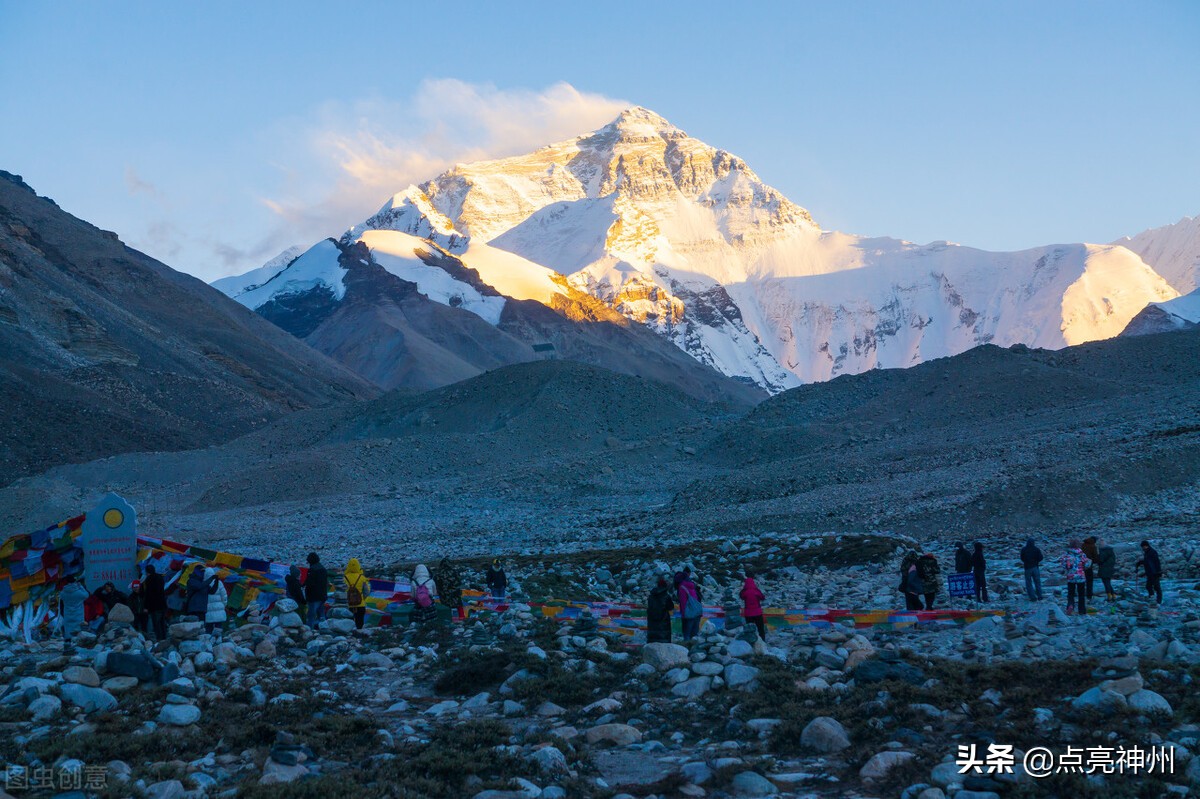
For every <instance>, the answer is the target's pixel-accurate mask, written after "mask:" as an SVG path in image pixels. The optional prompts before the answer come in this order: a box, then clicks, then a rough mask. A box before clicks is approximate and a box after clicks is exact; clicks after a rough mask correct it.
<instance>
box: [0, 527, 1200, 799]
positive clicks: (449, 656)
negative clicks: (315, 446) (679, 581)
mask: <svg viewBox="0 0 1200 799" xmlns="http://www.w3.org/2000/svg"><path fill="white" fill-rule="evenodd" d="M911 546H912V542H911V541H909V540H906V539H904V538H903V537H898V536H893V537H881V536H875V537H854V536H829V537H809V538H787V537H774V538H743V539H734V540H725V541H721V542H719V543H715V544H712V545H710V546H707V547H701V548H697V547H689V548H680V549H668V550H651V549H647V548H638V549H627V550H617V549H607V550H603V551H597V552H576V553H572V554H563V555H560V556H555V557H546V558H543V557H540V556H521V555H519V554H516V555H513V556H512V558H510V561H509V574H510V578H511V580H512V585H511V586H510V587H511V588H512V594H513V599H514V601H513V603H512V605H511V607H510V609H509V610H507V611H506V612H504V613H490V614H489V613H482V614H479V615H477V616H473V617H471V618H470V619H469V620H468V621H467V622H466V623H464V624H454V625H434V626H431V627H425V628H415V627H412V628H399V627H397V628H384V629H368V630H367V631H365V632H356V631H355V630H354V629H353V622H352V621H351V620H350V619H349V618H348V617H349V613H348V611H346V610H345V609H344V608H335V610H334V611H333V613H332V614H331V615H332V618H331V619H330V620H329V621H328V622H326V623H325V624H323V625H322V627H321V629H320V630H317V631H311V630H309V629H307V628H306V627H303V626H302V625H301V624H300V619H299V617H298V616H297V615H296V614H295V613H294V612H291V609H290V605H289V604H288V603H287V601H286V600H285V601H283V602H280V603H277V606H276V608H275V609H274V610H273V611H272V612H271V613H269V614H267V615H265V616H258V615H256V616H253V617H252V618H251V619H250V620H249V623H246V624H243V625H242V626H240V627H238V628H236V629H231V630H229V631H228V632H226V633H225V635H224V637H223V638H221V639H214V638H213V637H211V636H209V635H206V634H204V633H203V632H202V626H201V625H200V624H199V623H198V622H192V621H187V620H182V621H178V622H177V623H175V624H173V625H172V626H171V627H170V631H169V632H170V634H169V640H168V641H166V642H161V643H154V642H153V641H147V640H146V639H145V638H143V637H142V636H141V635H140V634H139V633H138V632H136V631H135V630H134V629H133V628H132V627H131V626H130V625H129V624H128V623H127V620H128V619H129V618H130V617H129V616H126V615H124V614H123V613H122V612H121V611H122V610H123V609H118V610H116V611H114V613H113V619H112V621H111V622H110V624H109V626H108V627H107V628H106V629H105V630H104V631H103V632H102V634H101V635H100V636H99V637H98V638H97V637H95V636H92V635H85V636H83V637H81V638H80V639H78V640H77V641H76V642H75V645H74V646H70V647H64V646H63V644H62V643H60V642H57V641H53V642H51V641H40V642H35V643H34V644H33V645H32V646H25V645H21V644H16V645H9V646H6V647H5V648H4V649H3V650H0V678H2V680H3V682H4V683H5V684H6V686H7V687H5V688H4V689H3V690H0V718H2V719H3V720H2V721H0V724H2V725H3V730H4V734H3V735H0V755H2V756H3V757H4V759H5V761H6V762H7V763H9V764H10V766H9V769H10V770H9V786H10V788H9V790H10V792H11V793H13V794H15V795H17V796H21V795H27V793H26V792H23V791H19V790H17V789H16V788H14V787H13V785H14V783H13V780H14V779H18V780H20V779H27V780H29V781H31V782H32V781H33V780H35V779H41V780H42V781H43V782H42V784H43V785H44V784H45V780H47V779H51V778H53V779H58V780H60V781H61V780H62V779H64V778H63V776H62V775H63V774H68V773H82V774H84V775H85V777H86V776H88V775H90V776H91V778H92V779H94V780H95V781H96V783H95V784H97V785H98V784H99V783H101V782H102V783H103V784H104V785H103V787H97V788H96V789H94V790H92V791H90V793H92V794H94V795H99V796H105V797H125V796H149V797H155V799H163V798H164V797H180V796H194V797H200V796H218V795H226V796H233V795H239V796H249V797H284V796H289V797H290V796H300V797H336V796H347V797H349V796H354V797H363V796H379V797H476V798H477V799H515V798H516V797H546V798H547V799H550V798H551V797H616V796H635V797H650V796H653V797H664V798H665V797H757V796H903V797H907V798H908V799H917V797H920V799H937V797H945V796H954V797H956V799H984V798H985V797H987V799H996V797H1003V798H1004V799H1008V798H1009V797H1026V796H1046V795H1057V796H1068V795H1069V796H1093V795H1094V796H1101V795H1104V796H1162V795H1181V796H1182V795H1186V794H1187V793H1188V792H1189V791H1190V790H1193V788H1194V786H1196V785H1197V784H1200V758H1197V759H1193V757H1192V752H1193V751H1194V750H1195V748H1196V746H1197V745H1198V744H1200V725H1197V724H1196V723H1194V722H1195V721H1196V717H1197V713H1198V712H1200V700H1197V698H1196V693H1195V690H1194V685H1195V681H1196V679H1197V678H1200V590H1198V585H1197V584H1198V582H1200V574H1198V573H1197V570H1196V564H1195V562H1194V561H1193V553H1194V552H1196V549H1195V546H1196V544H1195V542H1192V543H1188V544H1186V545H1180V546H1173V547H1171V548H1164V551H1163V556H1164V565H1165V567H1166V574H1167V576H1168V579H1167V581H1166V582H1165V588H1166V600H1165V602H1164V604H1163V605H1162V606H1161V607H1160V606H1157V605H1154V604H1150V603H1149V602H1148V601H1147V600H1146V599H1145V598H1144V596H1143V595H1142V593H1141V592H1140V591H1139V590H1138V588H1137V586H1136V585H1135V584H1134V583H1133V581H1132V579H1131V577H1132V574H1131V566H1130V564H1131V561H1132V558H1133V555H1132V551H1131V550H1132V543H1122V544H1121V545H1120V546H1119V547H1118V550H1119V554H1118V557H1119V560H1120V562H1121V569H1120V571H1119V576H1120V577H1121V578H1122V579H1121V580H1119V582H1118V590H1119V592H1120V594H1121V598H1120V599H1119V600H1118V601H1117V602H1115V603H1106V602H1105V601H1104V600H1102V599H1098V600H1097V601H1096V603H1095V604H1096V606H1097V609H1098V611H1099V612H1098V613H1095V614H1089V615H1087V616H1086V617H1078V616H1067V615H1066V614H1064V613H1063V612H1062V610H1061V609H1060V608H1061V606H1063V605H1064V599H1063V596H1062V593H1063V588H1062V586H1061V584H1060V580H1059V579H1057V578H1055V577H1053V576H1052V575H1050V574H1047V579H1046V581H1045V582H1046V595H1047V598H1046V599H1045V600H1044V601H1042V602H1037V603H1031V602H1029V601H1027V600H1026V599H1024V597H1023V596H1022V591H1021V585H1020V582H1019V579H1018V574H1017V569H1016V567H1015V566H1014V565H1013V564H1011V563H1009V562H1006V561H1004V560H1002V559H1000V558H998V557H997V558H995V559H994V560H993V573H992V575H991V579H990V581H989V582H990V586H991V590H992V593H993V602H992V603H991V605H990V606H992V607H996V608H999V609H1003V610H1005V611H1006V612H1007V615H1006V616H1005V617H1003V618H1001V619H992V618H985V619H983V620H980V621H977V622H974V623H972V624H970V625H969V626H965V627H963V626H956V625H952V624H936V625H929V626H926V627H922V628H909V629H900V630H885V629H878V628H862V629H852V628H844V627H840V628H833V629H830V628H826V629H820V628H815V627H796V628H791V629H789V630H786V631H771V633H770V634H769V640H768V641H766V642H763V641H760V640H757V637H756V635H755V634H754V633H753V632H752V628H746V627H744V626H738V625H736V624H734V625H731V626H730V627H729V628H728V629H725V630H720V631H718V630H716V629H715V628H713V626H712V625H709V624H706V625H705V627H704V628H703V629H702V632H701V635H700V637H699V638H698V639H697V640H696V641H693V642H691V643H690V644H689V645H688V646H686V647H685V646H681V645H678V644H672V645H663V644H653V645H644V644H643V642H642V641H641V640H639V638H638V637H636V636H635V637H629V636H625V635H622V634H621V633H619V632H616V631H615V630H610V629H608V628H605V627H602V626H600V625H598V623H597V622H596V620H594V619H589V618H586V617H585V618H584V619H582V620H579V621H577V622H566V623H557V622H554V621H551V620H547V619H544V618H542V617H540V615H535V614H534V613H533V612H531V607H530V605H528V604H526V603H527V602H532V601H537V600H540V599H541V598H543V597H544V596H546V595H557V596H563V595H564V594H570V595H572V596H573V597H578V598H584V597H586V596H593V597H605V598H611V599H629V598H641V597H642V596H643V595H644V593H645V590H646V587H647V586H648V585H650V584H651V583H652V581H653V579H654V577H655V576H656V574H657V573H659V572H661V571H663V570H673V569H675V568H678V567H679V566H681V565H683V564H684V563H689V564H691V565H692V566H693V569H694V570H695V571H696V572H697V574H698V575H699V576H700V582H701V585H702V587H704V588H705V592H706V598H707V599H708V600H709V601H710V602H723V601H732V593H733V590H734V588H735V586H736V572H737V570H738V569H739V568H741V567H743V566H745V565H750V566H752V567H754V568H757V569H758V570H759V571H760V572H761V574H762V577H761V584H762V586H763V588H764V589H765V591H766V593H767V594H768V597H769V599H770V600H771V602H772V603H779V604H795V605H808V606H813V605H817V606H833V607H887V606H894V605H895V604H896V603H897V600H898V599H899V595H898V594H897V593H896V592H895V582H896V577H895V575H896V568H897V565H898V562H899V557H900V556H901V554H902V553H903V552H904V551H906V550H908V549H909V548H911ZM1047 550H1048V554H1051V555H1053V554H1054V552H1053V549H1052V548H1051V546H1047ZM947 555H948V553H947ZM944 560H945V559H944ZM461 566H462V567H463V568H464V570H465V572H466V574H467V575H468V579H469V581H471V582H476V581H478V580H479V579H480V578H481V577H482V572H481V571H480V563H479V562H478V561H475V560H464V561H462V563H461ZM394 568H395V569H396V570H400V569H402V568H403V567H402V566H396V567H394ZM372 571H373V573H375V574H383V573H385V570H384V567H382V566H379V565H376V566H374V567H373V569H372ZM1051 571H1053V570H1052V569H1047V572H1051ZM955 602H957V603H958V604H957V605H956V606H957V607H970V606H972V605H973V603H969V602H966V601H965V600H955ZM735 622H736V618H735ZM992 742H994V743H1003V744H1011V745H1012V746H1014V747H1015V750H1016V751H1017V753H1018V755H1017V756H1018V762H1020V753H1021V752H1023V751H1026V750H1029V749H1030V748H1031V747H1034V746H1045V747H1049V748H1050V749H1051V750H1054V751H1056V752H1060V753H1061V752H1063V751H1065V748H1066V747H1067V746H1080V747H1082V746H1099V745H1103V746H1108V747H1117V746H1134V745H1138V746H1142V747H1148V746H1150V745H1157V746H1159V747H1167V748H1168V749H1169V750H1170V751H1171V752H1173V756H1174V773H1172V774H1166V775H1159V774H1153V775H1145V774H1142V775H1138V776H1133V775H1129V774H1125V775H1119V774H1113V775H1109V776H1104V775H1100V774H1092V775H1083V774H1060V775H1055V776H1050V777H1045V778H1035V777H1033V776H1031V775H1029V774H1027V773H1025V772H1023V771H1022V769H1020V768H1017V769H1015V770H1014V773H1013V774H999V775H987V774H967V775H963V774H960V773H959V770H958V767H957V766H956V764H955V762H954V761H955V757H956V755H957V751H958V747H959V746H960V745H967V744H977V745H979V746H981V747H983V748H984V749H986V745H987V744H988V743H992ZM72 770H75V771H74V772H72ZM14 775H16V776H15V777H14ZM55 775H57V776H55ZM60 788H61V785H60ZM41 793H42V794H45V795H50V794H52V793H54V791H42V792H41ZM28 795H39V794H38V792H34V791H31V792H28ZM73 795H74V794H73Z"/></svg>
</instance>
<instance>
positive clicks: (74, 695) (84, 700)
mask: <svg viewBox="0 0 1200 799" xmlns="http://www.w3.org/2000/svg"><path fill="white" fill-rule="evenodd" d="M59 691H60V692H61V693H62V698H63V699H64V700H66V701H67V702H68V703H70V704H72V705H74V706H75V707H77V708H79V709H81V710H82V711H83V712H84V713H95V712H97V711H100V710H112V709H113V708H115V707H116V706H117V698H116V697H115V696H113V695H112V694H110V693H109V692H108V691H105V690H104V689H103V688H89V687H88V686H86V685H77V684H75V683H64V684H63V685H62V687H61V688H60V689H59Z"/></svg>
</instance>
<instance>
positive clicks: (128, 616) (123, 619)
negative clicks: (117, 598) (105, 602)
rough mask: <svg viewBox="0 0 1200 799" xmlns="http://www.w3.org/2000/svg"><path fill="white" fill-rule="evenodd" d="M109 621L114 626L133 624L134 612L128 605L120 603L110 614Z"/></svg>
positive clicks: (114, 606)
mask: <svg viewBox="0 0 1200 799" xmlns="http://www.w3.org/2000/svg"><path fill="white" fill-rule="evenodd" d="M108 621H109V622H110V623H112V624H133V611H132V610H130V609H129V606H128V605H122V604H121V603H120V602H118V603H117V604H115V605H113V607H112V610H110V611H109V612H108Z"/></svg>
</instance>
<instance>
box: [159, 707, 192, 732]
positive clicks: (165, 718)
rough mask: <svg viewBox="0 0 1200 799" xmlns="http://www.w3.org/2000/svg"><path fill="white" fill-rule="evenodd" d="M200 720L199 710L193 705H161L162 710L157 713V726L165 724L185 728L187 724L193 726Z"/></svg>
mask: <svg viewBox="0 0 1200 799" xmlns="http://www.w3.org/2000/svg"><path fill="white" fill-rule="evenodd" d="M199 720H200V708H198V707H196V706H195V705H175V704H171V705H163V707H162V710H160V711H158V718H157V721H158V723H159V724H167V725H169V726H171V727H186V726H188V725H189V724H195V723H196V722H197V721H199Z"/></svg>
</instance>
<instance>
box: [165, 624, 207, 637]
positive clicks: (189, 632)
mask: <svg viewBox="0 0 1200 799" xmlns="http://www.w3.org/2000/svg"><path fill="white" fill-rule="evenodd" d="M202 632H204V622H200V621H180V622H176V623H175V624H172V625H171V626H170V627H168V628H167V635H168V636H170V637H171V638H174V639H175V640H176V641H190V640H192V639H194V638H199V637H200V633H202Z"/></svg>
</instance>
